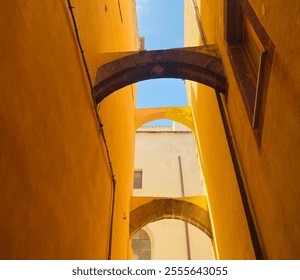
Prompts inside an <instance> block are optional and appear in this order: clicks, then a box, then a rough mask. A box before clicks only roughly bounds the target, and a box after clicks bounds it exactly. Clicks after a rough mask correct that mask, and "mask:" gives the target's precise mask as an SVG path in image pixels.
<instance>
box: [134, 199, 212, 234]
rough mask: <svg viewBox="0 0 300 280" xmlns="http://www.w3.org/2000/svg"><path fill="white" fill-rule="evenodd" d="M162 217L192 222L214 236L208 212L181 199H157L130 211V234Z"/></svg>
mask: <svg viewBox="0 0 300 280" xmlns="http://www.w3.org/2000/svg"><path fill="white" fill-rule="evenodd" d="M162 219H177V220H182V221H184V222H187V223H190V224H192V225H194V226H195V227H197V228H199V229H200V230H202V231H203V232H204V233H205V234H206V235H207V236H208V237H209V238H211V237H212V233H211V227H210V219H209V215H208V212H207V211H206V210H205V209H203V208H201V207H200V206H198V205H195V204H193V203H191V202H187V201H184V200H180V199H174V198H164V199H155V200H152V201H151V202H148V203H146V204H143V205H141V206H139V207H137V208H135V209H134V210H132V211H131V212H130V224H129V234H130V237H132V236H133V235H134V233H135V232H136V231H138V230H139V229H140V228H142V227H143V226H145V225H147V224H148V223H151V222H155V221H159V220H162Z"/></svg>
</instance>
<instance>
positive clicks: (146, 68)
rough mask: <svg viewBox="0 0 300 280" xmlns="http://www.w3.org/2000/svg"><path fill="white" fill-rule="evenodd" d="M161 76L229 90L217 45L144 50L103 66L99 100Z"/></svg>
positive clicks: (96, 93)
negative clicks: (121, 89) (128, 86)
mask: <svg viewBox="0 0 300 280" xmlns="http://www.w3.org/2000/svg"><path fill="white" fill-rule="evenodd" d="M158 78H180V79H186V80H193V81H196V82H199V83H202V84H205V85H207V86H210V87H212V88H214V89H216V90H218V91H220V92H223V93H225V92H226V90H227V80H226V77H225V75H224V71H223V65H222V61H221V59H220V58H219V57H218V56H217V54H216V50H215V48H214V46H202V47H195V48H179V49H167V50H155V51H140V52H136V53H133V54H131V55H127V56H124V57H121V58H119V59H116V60H113V61H111V62H108V63H106V64H104V65H101V66H100V67H99V68H98V69H97V73H96V78H95V85H94V87H93V94H94V97H95V101H96V103H97V104H98V103H100V102H101V101H102V100H103V99H104V98H105V97H107V96H109V95H110V94H111V93H113V92H114V91H116V90H118V89H120V88H122V87H125V86H127V85H130V84H132V83H136V82H138V81H143V80H149V79H158Z"/></svg>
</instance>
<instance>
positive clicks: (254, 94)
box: [225, 0, 274, 136]
mask: <svg viewBox="0 0 300 280" xmlns="http://www.w3.org/2000/svg"><path fill="white" fill-rule="evenodd" d="M225 40H226V42H227V52H228V55H229V58H230V61H231V64H232V68H233V71H234V75H235V78H236V80H237V84H238V86H239V89H240V91H241V95H242V98H243V101H244V104H245V108H246V111H247V114H248V117H249V120H250V122H251V125H252V127H253V129H254V130H255V132H256V134H257V136H260V134H261V130H262V123H263V107H264V103H265V99H266V94H267V89H268V81H269V75H270V71H271V65H272V60H273V54H274V44H273V43H272V41H271V39H270V38H269V36H268V34H267V33H266V31H265V30H264V28H263V26H262V25H261V23H260V22H259V20H258V18H257V16H256V14H255V12H254V11H253V9H252V8H251V6H250V4H249V2H248V1H247V0H225Z"/></svg>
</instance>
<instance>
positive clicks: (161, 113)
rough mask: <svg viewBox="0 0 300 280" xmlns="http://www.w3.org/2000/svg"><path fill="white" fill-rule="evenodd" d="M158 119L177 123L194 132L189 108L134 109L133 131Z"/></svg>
mask: <svg viewBox="0 0 300 280" xmlns="http://www.w3.org/2000/svg"><path fill="white" fill-rule="evenodd" d="M159 119H169V120H173V121H176V122H179V123H181V124H183V125H185V126H187V127H188V128H190V129H191V130H192V131H194V121H193V116H192V112H191V108H190V107H189V106H181V107H179V106H178V107H158V108H142V109H136V112H135V129H138V128H139V127H141V126H142V125H143V124H145V123H147V122H151V121H154V120H159Z"/></svg>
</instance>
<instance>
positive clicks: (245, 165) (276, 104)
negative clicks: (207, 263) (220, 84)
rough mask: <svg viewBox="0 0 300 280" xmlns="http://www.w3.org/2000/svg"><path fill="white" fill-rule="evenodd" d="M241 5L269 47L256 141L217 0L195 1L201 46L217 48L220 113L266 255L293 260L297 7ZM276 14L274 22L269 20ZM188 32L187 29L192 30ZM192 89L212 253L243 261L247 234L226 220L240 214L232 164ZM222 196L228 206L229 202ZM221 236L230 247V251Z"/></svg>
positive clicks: (297, 247)
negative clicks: (223, 97) (224, 85)
mask: <svg viewBox="0 0 300 280" xmlns="http://www.w3.org/2000/svg"><path fill="white" fill-rule="evenodd" d="M186 2H190V1H186ZM249 2H250V4H251V6H252V8H253V9H254V11H255V13H256V15H257V16H258V18H259V20H260V22H261V23H262V25H263V26H264V28H265V29H266V31H267V33H268V35H269V36H270V38H271V39H272V41H273V42H274V44H275V54H274V60H273V65H272V70H271V75H270V80H269V89H268V94H267V101H266V105H265V109H264V124H263V132H262V138H261V144H260V146H259V145H257V142H256V139H255V135H254V133H253V131H252V128H251V125H250V122H249V120H248V117H247V113H246V110H245V107H244V104H243V101H242V98H241V95H240V92H239V89H238V86H237V84H236V81H235V78H234V75H233V71H232V67H231V64H230V61H229V58H228V55H227V50H226V45H225V39H224V22H223V21H224V18H223V15H224V10H223V9H224V7H223V1H220V0H218V1H213V2H212V1H206V0H203V1H201V19H202V24H203V28H204V31H205V35H206V37H207V41H208V43H215V44H216V45H217V46H218V48H219V51H220V54H221V57H222V60H223V63H224V67H225V72H226V75H227V77H228V81H229V92H228V100H227V109H228V114H229V118H230V122H231V126H232V129H233V134H234V137H235V142H236V145H237V151H238V154H239V157H240V160H241V163H242V169H243V172H244V176H245V182H246V186H247V190H248V192H249V196H250V199H251V202H252V206H253V210H254V213H255V218H256V221H257V224H258V229H259V232H260V235H261V238H262V243H263V248H264V251H265V254H266V257H267V258H270V259H294V258H299V256H300V238H299V236H300V218H299V214H298V212H299V201H300V197H299V191H298V187H299V179H300V177H299V174H300V173H299V166H300V147H299V139H300V124H299V119H300V112H299V108H300V99H299V86H300V82H299V74H300V66H299V63H298V62H299V57H300V56H299V47H300V40H299V37H298V36H297V35H296V34H298V33H299V28H300V24H299V8H300V7H299V2H298V1H288V2H284V3H283V2H280V1H277V2H276V1H275V2H274V1H249ZM187 4H188V3H186V6H187V7H186V11H187V12H188V13H189V14H188V15H189V16H188V17H187V18H186V25H187V26H189V27H187V26H186V29H185V35H186V44H188V45H189V44H194V43H195V36H194V37H193V35H196V32H197V26H196V25H195V23H196V22H193V18H192V17H193V15H192V10H191V7H188V5H187ZM275 19H276V20H275ZM277 19H278V20H279V21H280V24H274V22H275V21H277ZM188 29H189V30H188ZM191 30H194V34H193V33H192V32H190V31H191ZM197 38H199V37H197ZM196 41H197V40H196ZM192 86H193V88H191V85H190V83H187V88H188V90H189V99H190V102H191V103H192V107H193V112H194V116H195V119H196V120H197V122H198V124H197V125H196V126H197V128H198V131H199V133H200V134H201V132H200V129H203V130H204V131H206V132H207V133H205V132H203V134H205V135H203V137H202V134H201V135H200V136H201V137H200V146H201V147H200V149H201V152H202V160H203V164H204V176H205V179H206V181H207V189H208V195H209V205H210V207H211V214H212V218H213V223H214V226H215V230H216V232H217V233H218V232H220V236H218V234H217V235H216V243H217V247H218V250H219V257H220V258H231V257H235V256H237V257H242V258H248V257H250V258H251V257H253V255H252V252H251V250H250V249H249V248H248V241H247V244H246V243H245V244H244V245H245V246H244V248H241V249H240V248H239V246H240V245H241V244H240V241H241V238H242V239H244V238H245V237H246V236H247V232H246V229H245V227H240V229H239V231H237V228H238V227H239V226H238V225H237V224H236V223H235V222H234V220H236V221H240V222H241V221H242V220H243V217H242V216H241V212H240V211H238V212H235V211H233V209H234V208H235V209H236V210H238V209H240V206H238V204H239V203H237V202H236V201H237V200H236V196H237V192H236V186H235V185H236V184H235V182H234V179H233V175H230V174H232V167H231V164H230V163H229V162H228V156H226V153H227V152H226V151H227V149H226V148H225V145H224V141H225V140H224V136H222V137H221V130H220V129H217V127H218V126H219V117H218V113H217V111H216V108H215V97H214V96H213V92H211V90H210V89H204V88H203V87H202V86H199V87H198V89H197V90H196V89H195V85H192ZM204 104H206V106H205V105H204ZM209 127H210V129H208V128H209ZM205 129H207V130H205ZM209 134H211V135H209ZM214 139H215V140H214ZM211 141H214V143H211ZM206 154H207V156H205V155H206ZM217 159H218V160H221V165H222V166H219V164H218V160H217ZM218 166H219V167H218ZM211 167H214V169H213V170H214V171H211V169H210V168H211ZM222 168H223V169H222ZM214 172H216V173H214ZM216 177H217V178H216ZM225 177H226V178H227V179H228V180H225ZM230 201H231V202H232V206H230V205H229V202H230ZM224 203H225V204H226V205H227V206H230V208H231V211H232V212H231V213H225V212H223V213H221V212H220V211H219V210H218V207H217V204H220V205H224ZM227 206H226V207H227ZM228 214H230V215H228ZM222 219H223V220H225V221H226V223H227V225H224V227H222V229H220V231H219V230H218V228H217V227H218V225H220V224H221V222H220V221H221V220H222ZM240 226H241V225H240ZM230 240H231V241H230ZM227 241H229V242H230V243H231V242H232V243H231V245H235V247H234V250H232V247H231V246H230V245H229V244H230V243H229V244H228V243H227Z"/></svg>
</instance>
